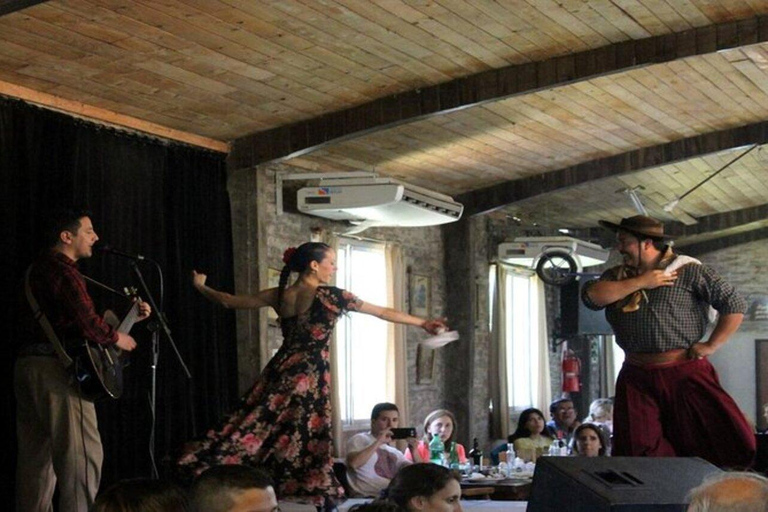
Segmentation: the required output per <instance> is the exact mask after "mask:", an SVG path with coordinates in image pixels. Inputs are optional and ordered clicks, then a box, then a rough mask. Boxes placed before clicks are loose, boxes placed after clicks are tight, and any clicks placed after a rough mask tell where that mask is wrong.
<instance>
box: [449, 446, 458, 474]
mask: <svg viewBox="0 0 768 512" xmlns="http://www.w3.org/2000/svg"><path fill="white" fill-rule="evenodd" d="M448 460H449V461H450V468H451V469H459V452H458V451H456V441H453V442H451V453H450V455H449V457H448Z"/></svg>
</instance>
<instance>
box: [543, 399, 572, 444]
mask: <svg viewBox="0 0 768 512" xmlns="http://www.w3.org/2000/svg"><path fill="white" fill-rule="evenodd" d="M549 413H550V414H551V415H552V420H551V421H549V422H547V428H548V429H549V431H550V433H551V434H552V437H554V438H555V439H562V440H563V441H565V442H566V443H569V442H570V441H571V438H573V431H574V430H576V427H578V426H579V421H578V420H577V419H576V409H575V408H574V407H573V400H571V399H570V398H560V399H558V400H555V401H554V402H552V403H551V404H550V405H549Z"/></svg>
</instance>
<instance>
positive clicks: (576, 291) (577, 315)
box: [560, 281, 613, 338]
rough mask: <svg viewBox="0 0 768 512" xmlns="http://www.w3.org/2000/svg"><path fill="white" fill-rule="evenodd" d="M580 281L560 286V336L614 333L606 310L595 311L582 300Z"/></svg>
mask: <svg viewBox="0 0 768 512" xmlns="http://www.w3.org/2000/svg"><path fill="white" fill-rule="evenodd" d="M580 293H581V288H579V281H571V282H570V283H568V284H566V285H564V286H562V287H561V288H560V326H561V328H560V331H561V332H560V336H562V337H564V338H567V337H570V336H579V335H581V334H613V329H611V324H609V323H608V320H606V319H605V311H593V310H591V309H589V308H588V307H586V306H585V305H584V303H583V302H581V295H580Z"/></svg>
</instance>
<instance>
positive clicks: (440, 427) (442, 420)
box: [405, 409, 467, 464]
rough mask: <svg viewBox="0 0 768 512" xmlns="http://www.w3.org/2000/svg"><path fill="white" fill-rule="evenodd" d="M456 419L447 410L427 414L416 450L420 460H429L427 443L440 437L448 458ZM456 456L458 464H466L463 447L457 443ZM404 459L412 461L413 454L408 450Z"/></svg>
mask: <svg viewBox="0 0 768 512" xmlns="http://www.w3.org/2000/svg"><path fill="white" fill-rule="evenodd" d="M457 428H458V427H457V425H456V417H455V416H454V415H453V413H452V412H451V411H449V410H447V409H437V410H436V411H432V412H431V413H429V414H428V415H427V417H426V419H425V420H424V439H423V440H421V441H419V445H418V446H417V447H416V450H417V451H418V452H419V455H420V456H421V460H424V461H426V460H430V456H429V443H430V441H432V437H434V436H440V440H441V441H442V442H443V446H445V452H446V453H447V454H448V455H449V456H450V452H451V445H452V444H453V443H454V439H456V435H455V434H456V430H457ZM456 454H457V455H458V458H459V463H460V464H466V462H467V455H466V454H465V452H464V447H463V446H462V445H460V444H459V443H456ZM405 458H406V459H408V460H410V461H412V460H413V454H411V450H410V449H408V450H406V452H405Z"/></svg>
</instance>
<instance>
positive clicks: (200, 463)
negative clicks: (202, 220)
mask: <svg viewBox="0 0 768 512" xmlns="http://www.w3.org/2000/svg"><path fill="white" fill-rule="evenodd" d="M283 262H284V263H285V267H283V270H282V272H281V273H280V284H279V286H278V287H277V288H271V289H267V290H263V291H261V292H259V293H258V294H256V295H248V296H246V295H231V294H228V293H224V292H220V291H217V290H214V289H212V288H210V287H209V286H207V285H206V284H205V281H206V275H205V274H199V273H197V272H194V271H193V273H192V275H193V284H194V286H195V288H196V289H197V290H198V291H199V292H200V293H201V294H203V296H204V297H206V298H207V299H209V300H211V301H213V302H215V303H217V304H220V305H222V306H224V307H227V308H238V309H258V308H262V307H267V306H269V307H272V308H273V309H274V310H275V311H276V312H277V314H278V316H279V317H280V328H281V330H282V333H283V344H282V346H281V347H280V350H278V352H277V353H276V354H275V356H274V357H273V358H272V359H271V360H270V361H269V363H267V366H266V367H265V368H264V371H263V372H262V374H261V376H260V377H259V378H258V379H257V380H256V383H255V384H254V385H253V387H252V388H251V389H250V390H249V391H248V392H247V393H246V394H245V396H244V397H243V398H242V401H241V403H240V405H239V406H238V408H237V409H236V410H235V411H234V412H232V413H231V414H229V415H228V416H227V417H226V419H225V421H224V422H223V423H222V424H220V425H219V426H218V427H217V428H215V429H211V430H209V431H208V432H207V434H206V435H205V437H204V438H203V439H202V440H201V441H200V442H199V443H196V445H195V446H194V448H192V449H189V450H187V451H186V452H185V454H184V455H183V456H182V457H181V459H180V460H179V464H180V465H181V466H182V467H183V468H185V469H187V470H189V471H190V472H191V473H192V474H194V475H197V474H200V473H201V472H202V471H203V470H205V469H206V468H208V467H210V466H214V465H219V464H246V465H251V466H260V467H263V468H265V469H266V470H267V471H269V472H270V473H271V474H272V477H273V478H274V479H275V481H276V483H277V486H278V494H279V496H280V498H281V499H284V498H289V499H294V500H297V501H305V502H309V503H312V504H314V505H315V506H317V507H322V506H328V505H329V500H330V502H332V501H333V498H337V497H340V496H342V495H343V492H344V491H343V489H342V488H341V486H340V485H339V483H338V481H337V480H336V478H335V477H334V474H333V470H332V466H333V458H332V448H333V445H332V442H333V441H332V437H331V433H332V429H331V391H330V383H331V375H330V363H329V357H328V355H329V343H330V339H331V334H332V332H333V327H334V325H335V324H336V321H337V320H338V318H339V316H341V315H342V314H343V313H345V312H347V311H357V312H360V313H366V314H369V315H374V316H376V317H379V318H381V319H383V320H387V321H389V322H396V323H400V324H406V325H414V326H418V327H421V328H422V329H424V330H425V331H427V332H428V333H430V334H437V333H438V332H439V331H441V330H443V329H445V328H446V326H445V323H444V322H443V320H440V319H432V320H427V319H424V318H419V317H416V316H413V315H409V314H407V313H403V312H401V311H397V310H394V309H391V308H385V307H381V306H375V305H373V304H368V303H365V302H363V301H362V300H360V299H358V298H357V297H355V296H354V295H353V294H351V293H349V292H347V291H345V290H342V289H340V288H336V287H333V286H327V284H328V283H329V282H330V281H331V279H332V277H333V274H334V272H335V271H336V254H335V252H334V250H333V249H332V248H331V247H330V246H328V245H326V244H323V243H314V242H310V243H305V244H303V245H301V246H299V247H298V249H296V248H290V249H288V250H286V251H285V254H284V255H283ZM291 272H296V273H298V274H299V276H298V278H297V279H296V281H295V282H294V283H293V284H292V285H290V286H288V287H286V284H287V283H288V278H289V276H290V274H291Z"/></svg>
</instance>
